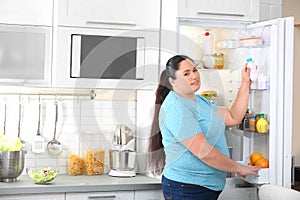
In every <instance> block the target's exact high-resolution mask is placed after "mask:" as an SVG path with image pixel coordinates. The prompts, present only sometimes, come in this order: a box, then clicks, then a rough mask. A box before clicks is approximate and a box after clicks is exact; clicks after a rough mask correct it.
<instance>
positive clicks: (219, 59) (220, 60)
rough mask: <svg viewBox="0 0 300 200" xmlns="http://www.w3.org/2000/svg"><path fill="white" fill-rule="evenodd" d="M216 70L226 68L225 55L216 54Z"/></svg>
mask: <svg viewBox="0 0 300 200" xmlns="http://www.w3.org/2000/svg"><path fill="white" fill-rule="evenodd" d="M214 58H215V69H223V68H224V54H223V53H215V54H214Z"/></svg>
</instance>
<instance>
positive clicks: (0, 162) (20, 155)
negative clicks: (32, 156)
mask: <svg viewBox="0 0 300 200" xmlns="http://www.w3.org/2000/svg"><path fill="white" fill-rule="evenodd" d="M25 153H26V151H22V150H21V151H0V181H1V182H14V181H17V177H18V176H19V175H20V174H21V173H22V171H23V169H24V160H25Z"/></svg>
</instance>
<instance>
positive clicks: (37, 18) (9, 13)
mask: <svg viewBox="0 0 300 200" xmlns="http://www.w3.org/2000/svg"><path fill="white" fill-rule="evenodd" d="M0 5H1V6H0V23H5V24H29V25H45V26H52V11H53V0H26V1H24V0H0Z"/></svg>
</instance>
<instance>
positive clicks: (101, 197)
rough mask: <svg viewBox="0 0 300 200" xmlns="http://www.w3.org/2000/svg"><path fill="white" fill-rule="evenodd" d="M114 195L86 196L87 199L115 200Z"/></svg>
mask: <svg viewBox="0 0 300 200" xmlns="http://www.w3.org/2000/svg"><path fill="white" fill-rule="evenodd" d="M115 198H116V195H107V196H102V195H100V196H88V199H115Z"/></svg>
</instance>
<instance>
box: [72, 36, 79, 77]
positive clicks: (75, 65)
mask: <svg viewBox="0 0 300 200" xmlns="http://www.w3.org/2000/svg"><path fill="white" fill-rule="evenodd" d="M80 54H81V35H73V36H72V53H71V55H72V64H71V77H72V78H79V77H80V65H81V63H80Z"/></svg>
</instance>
